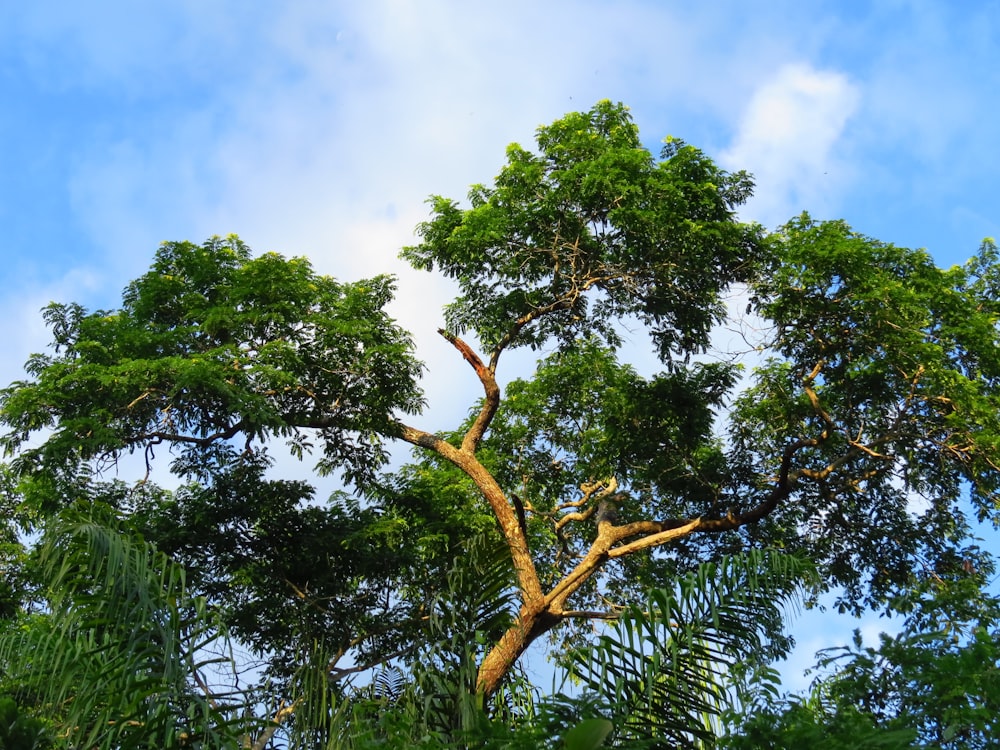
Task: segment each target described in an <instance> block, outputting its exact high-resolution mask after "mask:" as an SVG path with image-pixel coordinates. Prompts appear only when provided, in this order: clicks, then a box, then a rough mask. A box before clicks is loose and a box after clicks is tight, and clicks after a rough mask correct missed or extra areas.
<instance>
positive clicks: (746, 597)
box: [572, 551, 814, 748]
mask: <svg viewBox="0 0 1000 750" xmlns="http://www.w3.org/2000/svg"><path fill="white" fill-rule="evenodd" d="M813 571H814V569H813V567H812V565H811V564H810V563H808V562H806V561H804V560H802V559H800V558H797V557H793V556H789V555H783V554H778V553H773V552H770V553H768V552H759V551H753V552H749V553H747V554H746V555H740V556H733V557H726V558H723V559H722V560H721V561H719V562H717V563H705V564H702V565H701V566H699V567H698V568H697V570H695V571H694V572H692V573H691V574H689V575H688V576H686V577H685V578H683V579H681V580H680V581H679V582H678V584H677V585H676V587H674V588H671V589H659V590H655V591H652V592H650V593H649V595H648V597H647V600H646V601H645V602H644V604H643V606H641V607H640V606H637V607H633V608H631V609H630V610H628V611H627V612H626V613H625V615H624V616H623V617H622V618H621V619H620V620H618V621H617V622H616V623H615V624H614V626H613V627H612V628H611V631H610V632H609V633H605V634H603V635H602V636H601V637H600V638H599V640H598V642H597V643H596V645H595V646H593V647H590V648H586V649H583V648H581V649H579V650H577V651H576V652H575V653H574V654H573V655H572V657H573V672H574V674H575V676H576V677H577V678H578V679H579V680H580V681H581V682H582V684H583V685H584V686H585V688H586V689H587V690H590V691H593V693H595V694H597V695H598V696H600V697H601V698H603V700H604V702H605V703H606V705H608V707H609V708H608V712H609V718H610V719H611V720H612V721H613V722H614V724H615V726H616V732H615V738H614V742H615V743H616V744H617V745H618V746H627V747H663V748H677V747H711V746H712V743H713V741H714V737H715V734H716V729H717V728H718V723H719V720H720V717H721V716H722V715H723V714H724V713H725V712H726V710H727V709H728V708H731V707H732V706H733V704H734V702H738V701H739V700H740V699H741V698H742V697H743V696H745V695H746V694H747V693H748V691H749V690H751V689H752V687H753V685H754V682H755V679H759V678H760V674H761V671H764V672H765V675H766V670H767V666H766V665H767V664H768V663H769V662H770V661H771V660H772V659H773V658H774V657H775V656H777V655H779V654H780V653H781V652H783V651H785V650H786V649H787V647H788V645H789V643H788V641H787V639H784V638H782V637H780V634H781V633H782V632H783V628H782V621H783V615H784V612H783V606H782V605H783V604H785V603H788V602H790V601H796V595H797V592H800V591H802V586H803V584H804V583H805V582H807V581H810V580H811V579H812V577H813V576H814V572H813Z"/></svg>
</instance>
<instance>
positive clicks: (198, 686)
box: [0, 511, 240, 750]
mask: <svg viewBox="0 0 1000 750" xmlns="http://www.w3.org/2000/svg"><path fill="white" fill-rule="evenodd" d="M38 556H39V566H40V568H39V569H40V571H41V575H42V576H43V577H44V581H45V586H46V591H48V592H49V597H48V602H47V604H48V607H47V610H46V611H45V612H42V613H38V614H34V615H28V616H26V617H25V618H24V619H23V620H22V621H21V622H19V623H17V624H16V625H12V626H9V627H8V628H7V629H6V630H5V631H3V632H2V633H0V663H2V664H3V665H4V672H5V681H6V682H7V684H8V685H10V686H12V687H14V688H15V689H16V690H17V692H18V693H19V694H20V695H22V696H23V697H24V700H25V701H27V702H30V703H31V704H33V705H34V706H35V709H34V710H35V711H36V712H37V713H38V714H40V715H42V716H46V717H49V718H50V719H51V720H52V721H53V722H54V723H56V724H57V726H58V727H59V728H60V729H59V731H60V733H61V735H62V739H64V740H65V741H66V742H67V743H68V745H69V746H71V747H88V748H90V747H93V748H115V749H116V750H117V749H119V748H133V747H134V748H140V747H142V748H144V747H149V746H156V747H162V748H179V747H192V748H224V747H233V748H235V747H237V737H238V735H239V725H238V724H237V723H235V722H234V718H235V717H233V716H232V715H231V714H229V712H228V711H227V710H226V704H227V696H226V695H224V694H221V693H217V692H209V691H208V689H207V685H206V684H205V682H204V680H205V679H211V676H208V677H205V676H204V675H206V674H208V673H209V672H211V671H212V670H213V669H215V668H216V667H222V668H224V667H225V665H227V664H228V663H229V661H230V659H229V657H228V655H227V654H226V652H225V649H224V646H225V641H224V633H223V631H222V630H221V628H220V625H219V623H218V622H217V621H216V620H215V619H214V618H213V617H212V616H211V614H210V613H209V612H208V611H207V610H206V609H205V604H204V602H203V601H202V600H200V599H198V598H194V597H191V596H190V595H189V594H188V592H187V588H186V585H185V580H184V572H183V570H182V569H181V568H179V567H178V566H177V565H176V564H174V563H172V562H170V561H169V560H167V559H166V558H164V557H163V556H162V555H158V554H157V553H156V552H155V551H154V550H153V549H152V548H151V547H149V546H148V545H146V544H143V543H142V542H139V541H136V540H134V539H131V538H129V537H127V536H121V535H119V534H117V533H115V532H114V531H113V530H112V529H111V528H110V527H109V526H108V525H107V523H98V522H95V521H94V520H92V519H91V518H88V517H86V516H82V515H79V514H78V513H75V512H70V511H67V512H65V513H64V514H62V516H60V518H59V520H58V521H55V522H53V523H51V524H50V525H49V526H48V528H47V529H46V534H45V539H44V540H43V543H42V545H41V546H40V547H39V550H38ZM220 647H222V649H223V650H222V651H219V650H218V649H219V648H220ZM233 697H235V698H236V699H237V700H240V698H239V696H233Z"/></svg>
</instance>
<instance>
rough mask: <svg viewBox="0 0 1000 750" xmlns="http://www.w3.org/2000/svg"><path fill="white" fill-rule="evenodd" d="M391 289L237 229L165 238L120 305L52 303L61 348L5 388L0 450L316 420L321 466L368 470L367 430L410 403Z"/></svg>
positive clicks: (207, 434) (288, 427) (389, 429)
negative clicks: (257, 241)
mask: <svg viewBox="0 0 1000 750" xmlns="http://www.w3.org/2000/svg"><path fill="white" fill-rule="evenodd" d="M392 288H393V283H392V280H391V279H389V278H387V277H377V278H373V279H368V280H363V281H359V282H354V283H346V284H345V283H340V282H337V281H335V280H333V279H331V278H330V277H327V276H319V275H317V274H315V273H314V272H313V271H312V269H311V267H310V265H309V263H308V261H306V260H304V259H301V258H297V259H290V260H286V259H284V258H281V257H280V256H278V255H275V254H265V255H262V256H259V257H256V258H254V257H251V255H250V251H249V249H248V248H246V246H245V245H243V244H242V243H241V242H240V241H239V240H238V239H237V238H235V237H229V238H227V239H225V240H222V239H219V238H213V239H211V240H209V241H208V242H206V243H205V244H204V245H201V246H197V245H193V244H191V243H186V242H177V243H166V244H164V245H163V246H162V247H161V248H160V250H159V251H158V252H157V255H156V258H155V260H154V262H153V267H152V269H151V270H150V271H149V272H148V273H147V274H145V275H144V276H142V277H141V278H140V279H138V280H136V281H134V282H133V283H132V284H130V285H129V287H128V288H127V289H126V290H125V293H124V295H123V305H122V308H121V309H120V310H118V311H114V312H105V311H98V312H95V313H90V314H85V313H84V312H83V311H82V310H81V309H80V308H79V307H78V306H74V305H57V304H53V305H51V306H50V307H49V308H48V310H47V312H46V318H47V321H48V322H49V324H50V326H51V327H52V329H53V334H54V338H55V342H54V343H55V347H56V351H57V354H56V356H49V357H45V358H41V359H39V358H35V359H33V360H32V364H31V367H30V371H31V373H32V374H33V375H34V377H35V380H34V381H33V382H27V383H19V384H15V386H14V387H12V388H10V389H7V390H6V391H4V393H3V397H2V398H3V400H2V403H3V407H2V408H3V419H4V421H5V422H6V423H7V424H8V425H9V426H10V427H11V432H10V433H9V435H8V436H7V437H6V438H5V445H6V448H7V450H8V451H14V450H17V449H18V447H19V446H21V445H22V443H23V441H24V440H26V439H27V438H28V436H29V435H30V434H31V433H33V432H34V431H37V430H40V429H47V428H51V429H52V430H53V434H52V435H51V436H50V437H49V438H48V440H47V442H46V446H45V449H44V451H43V452H37V451H32V450H26V451H22V453H21V457H22V459H21V460H24V459H25V458H36V459H38V460H39V461H41V462H42V463H43V464H44V463H47V462H49V461H56V460H59V459H60V458H62V459H63V460H65V458H66V457H68V456H72V455H80V456H81V457H83V458H85V459H86V458H93V457H101V456H105V457H114V456H116V455H117V454H119V453H121V452H122V451H134V450H147V451H148V450H149V449H150V447H151V446H154V445H156V444H158V443H167V444H176V445H180V446H194V447H204V446H206V445H208V444H210V443H212V442H214V441H225V440H230V439H241V440H244V441H245V442H247V443H248V444H249V442H251V441H258V440H265V439H267V438H268V437H281V438H286V439H291V440H293V441H295V440H296V439H297V438H298V437H299V436H300V435H301V434H302V431H312V432H314V434H316V435H317V442H318V443H320V444H321V446H322V449H323V456H322V459H321V462H320V466H321V468H322V469H324V470H343V471H344V472H345V473H346V474H347V475H348V476H349V477H352V478H357V479H360V478H363V477H370V476H371V472H372V471H373V470H374V469H375V468H376V467H377V466H378V465H379V463H380V462H381V461H382V460H383V459H384V457H385V450H384V447H383V445H382V442H381V440H380V439H379V438H378V437H377V435H378V434H380V433H381V434H392V433H393V432H394V427H393V425H394V420H395V418H396V416H397V415H398V414H399V413H404V412H405V413H412V412H415V411H418V410H419V409H420V407H421V397H420V394H419V391H418V390H417V387H416V385H415V381H416V378H417V376H418V373H419V369H420V367H419V365H418V363H417V362H416V361H415V360H414V359H413V357H412V356H411V354H410V341H409V338H408V336H407V335H406V334H405V333H404V332H403V331H402V330H401V329H400V328H399V327H398V326H396V325H395V324H394V323H393V322H392V321H391V320H390V319H389V317H388V316H387V315H386V313H385V312H384V310H383V307H384V305H385V304H386V303H387V302H388V301H389V300H390V299H391V297H392ZM298 444H299V445H302V443H301V442H299V443H298Z"/></svg>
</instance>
